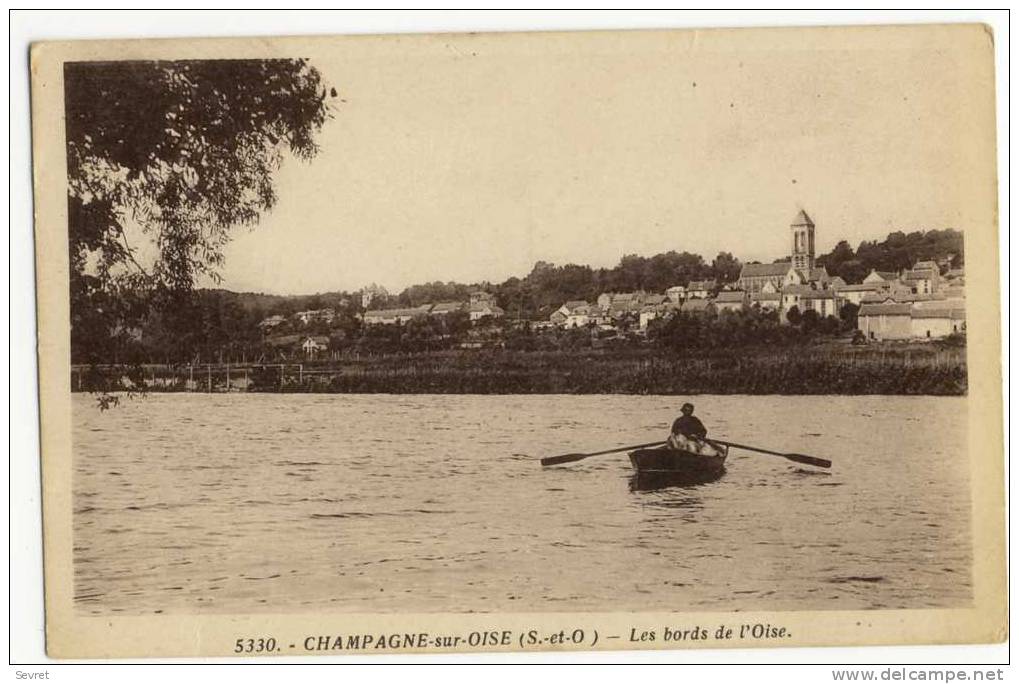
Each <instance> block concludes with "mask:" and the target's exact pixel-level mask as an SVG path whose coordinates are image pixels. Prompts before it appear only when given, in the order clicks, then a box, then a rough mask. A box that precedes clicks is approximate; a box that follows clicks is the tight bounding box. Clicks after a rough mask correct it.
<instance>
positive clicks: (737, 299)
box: [714, 290, 750, 312]
mask: <svg viewBox="0 0 1019 684" xmlns="http://www.w3.org/2000/svg"><path fill="white" fill-rule="evenodd" d="M714 302H715V308H716V309H718V311H720V312H721V311H742V310H743V309H744V308H746V307H747V306H749V304H750V298H749V296H748V295H747V293H746V292H743V291H742V290H726V291H723V292H719V293H718V296H717V297H715V300H714Z"/></svg>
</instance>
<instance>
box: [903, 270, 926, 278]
mask: <svg viewBox="0 0 1019 684" xmlns="http://www.w3.org/2000/svg"><path fill="white" fill-rule="evenodd" d="M932 277H933V274H932V273H931V272H930V271H928V270H925V269H923V270H912V271H906V275H905V276H903V280H930V279H931V278H932Z"/></svg>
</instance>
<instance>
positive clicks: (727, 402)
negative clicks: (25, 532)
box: [31, 24, 1007, 657]
mask: <svg viewBox="0 0 1019 684" xmlns="http://www.w3.org/2000/svg"><path fill="white" fill-rule="evenodd" d="M993 41H994V37H993V35H991V34H990V32H989V30H988V29H987V27H986V26H982V25H976V24H971V25H963V24H958V25H940V26H936V25H926V26H870V27H839V28H825V27H816V28H773V29H728V30H726V29H719V30H689V31H688V30H675V31H619V32H612V31H592V32H573V33H490V34H486V33H477V34H435V35H378V36H345V37H344V36H334V37H313V38H312V37H305V38H287V39H284V38H280V39H257V40H256V39H251V40H247V39H238V40H231V39H208V40H186V41H185V40H177V41H117V42H113V41H110V42H103V41H81V42H65V43H40V44H36V45H35V46H33V51H32V58H31V65H32V79H33V80H32V97H33V126H34V131H35V135H34V145H35V184H36V186H35V193H36V202H37V214H36V240H37V259H38V279H39V280H38V283H39V285H38V287H39V321H40V330H39V345H40V347H39V354H40V382H41V387H42V431H43V435H42V439H43V476H44V487H43V497H44V515H45V544H46V602H47V634H48V637H47V639H48V642H47V643H48V645H47V649H48V652H49V653H50V655H51V656H54V657H96V656H111V657H112V656H141V655H245V656H252V655H267V656H268V655H326V654H328V655H342V654H344V653H349V652H360V653H365V652H368V653H373V654H378V653H379V652H380V650H381V651H385V652H407V653H409V652H421V651H431V652H450V651H457V652H463V651H468V652H477V651H507V650H571V649H572V650H576V649H584V650H590V649H602V648H606V649H635V648H691V647H700V648H705V647H714V648H718V647H727V646H739V647H744V648H745V647H754V646H757V647H761V646H764V647H776V646H793V645H834V644H852V645H855V644H868V643H903V644H906V643H923V642H937V643H972V642H984V643H990V642H995V641H1001V640H1002V639H1004V638H1005V637H1006V634H1007V632H1006V616H1005V610H1006V598H1005V539H1004V510H1005V509H1004V492H1003V486H1002V485H1003V482H1004V470H1003V468H1004V463H1003V460H1004V457H1003V441H1002V425H1001V394H1000V382H1001V367H1000V353H1001V347H1000V328H999V322H998V321H999V320H1000V314H999V308H998V301H999V299H998V254H997V230H998V227H997V204H996V196H997V175H996V171H995V153H996V147H995V145H996V141H995V117H994V102H995V93H994V61H993V45H994V42H993ZM201 625H204V626H206V627H207V629H208V631H206V632H202V635H203V636H202V637H201V638H198V639H195V638H194V634H195V633H196V632H195V630H196V629H198V627H196V626H201ZM213 635H215V636H213Z"/></svg>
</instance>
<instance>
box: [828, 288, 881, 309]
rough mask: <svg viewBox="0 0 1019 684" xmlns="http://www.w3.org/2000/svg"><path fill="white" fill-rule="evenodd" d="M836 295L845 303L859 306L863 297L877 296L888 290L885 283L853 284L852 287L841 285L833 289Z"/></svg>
mask: <svg viewBox="0 0 1019 684" xmlns="http://www.w3.org/2000/svg"><path fill="white" fill-rule="evenodd" d="M833 289H834V291H835V292H836V294H838V296H839V297H841V298H842V299H843V300H845V301H847V302H852V303H853V304H856V305H857V306H859V305H860V304H861V303H863V299H864V297H866V296H868V295H877V294H879V293H881V292H888V291H889V289H888V287H887V284H886V283H883V282H882V283H875V282H870V283H854V284H852V285H841V286H838V287H836V288H833Z"/></svg>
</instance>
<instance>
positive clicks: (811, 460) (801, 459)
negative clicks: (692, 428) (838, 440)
mask: <svg viewBox="0 0 1019 684" xmlns="http://www.w3.org/2000/svg"><path fill="white" fill-rule="evenodd" d="M706 441H711V442H717V443H719V444H725V445H726V446H731V447H736V448H737V449H746V450H747V451H759V452H760V453H762V454H771V455H772V456H781V457H782V458H785V459H788V460H790V461H796V462H797V463H806V464H807V465H812V466H817V467H819V468H831V461H829V460H828V459H825V458H816V457H814V456H807V455H806V454H783V453H782V452H780V451H770V450H768V449H761V448H759V447H752V446H747V445H746V444H736V443H735V442H725V441H722V440H720V439H711V440H706Z"/></svg>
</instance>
